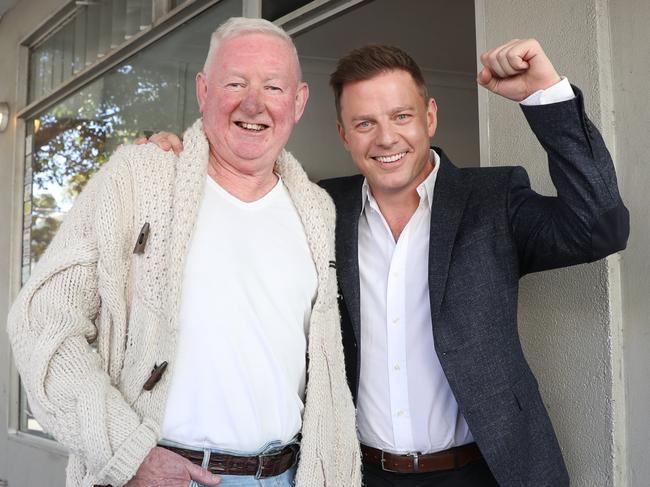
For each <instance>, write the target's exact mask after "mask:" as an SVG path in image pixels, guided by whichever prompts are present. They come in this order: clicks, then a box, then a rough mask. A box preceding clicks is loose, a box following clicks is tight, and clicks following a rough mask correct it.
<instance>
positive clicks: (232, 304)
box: [162, 177, 317, 452]
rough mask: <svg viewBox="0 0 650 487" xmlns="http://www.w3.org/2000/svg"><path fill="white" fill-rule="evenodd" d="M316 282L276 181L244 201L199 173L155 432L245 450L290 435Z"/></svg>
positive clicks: (294, 216)
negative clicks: (200, 187) (174, 339)
mask: <svg viewBox="0 0 650 487" xmlns="http://www.w3.org/2000/svg"><path fill="white" fill-rule="evenodd" d="M316 289H317V276H316V269H315V266H314V263H313V261H312V258H311V253H310V250H309V247H308V245H307V240H306V237H305V233H304V229H303V226H302V222H301V221H300V217H299V215H298V213H297V211H296V209H295V207H294V205H293V202H292V201H291V198H290V196H289V193H288V191H287V189H286V187H285V186H284V184H283V183H282V181H281V180H279V181H278V183H277V185H276V186H275V187H274V188H273V189H272V190H271V191H270V192H269V193H268V194H266V195H265V196H264V197H262V198H261V199H259V200H257V201H254V202H252V203H246V202H243V201H241V200H239V199H237V198H235V197H234V196H232V195H231V194H229V193H228V192H226V191H225V190H224V189H223V188H221V187H220V186H219V185H218V184H217V183H216V182H215V181H213V180H212V179H211V178H210V177H207V179H206V187H205V192H204V196H203V200H202V203H201V206H200V209H199V213H198V218H197V222H196V227H195V231H194V235H193V237H192V242H191V243H190V248H189V253H188V256H187V261H186V264H185V270H184V274H183V288H182V297H181V307H180V332H179V338H178V345H177V351H176V363H175V364H173V371H174V372H173V376H172V380H171V384H170V390H169V396H168V400H167V405H166V410H165V417H164V422H163V429H162V433H163V438H164V439H165V440H170V441H174V442H178V443H182V444H185V445H189V446H195V447H213V448H222V449H229V450H236V451H242V452H250V451H254V450H257V449H259V448H260V447H262V446H263V445H265V444H266V443H268V442H270V441H274V440H279V441H282V442H286V441H289V440H290V439H291V438H292V437H294V436H295V435H296V434H297V433H298V432H299V431H300V428H301V425H302V411H303V408H304V403H303V401H304V391H305V381H306V368H305V367H306V363H305V362H306V359H305V356H306V355H305V354H306V345H307V338H306V337H307V328H308V326H309V318H310V314H311V307H312V303H313V300H314V298H315V296H316Z"/></svg>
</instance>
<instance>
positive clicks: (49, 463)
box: [0, 0, 67, 487]
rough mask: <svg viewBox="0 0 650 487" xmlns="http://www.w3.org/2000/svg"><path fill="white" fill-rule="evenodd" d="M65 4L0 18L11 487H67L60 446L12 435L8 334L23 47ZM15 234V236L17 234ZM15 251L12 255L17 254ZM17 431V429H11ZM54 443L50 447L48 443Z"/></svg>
mask: <svg viewBox="0 0 650 487" xmlns="http://www.w3.org/2000/svg"><path fill="white" fill-rule="evenodd" d="M65 3H67V2H66V0H41V1H39V2H31V1H25V0H23V1H20V2H18V3H17V4H16V6H15V7H14V8H13V9H11V10H9V11H7V12H6V13H5V15H3V16H2V18H1V19H0V59H2V69H0V100H2V101H7V102H9V106H10V109H11V116H12V120H11V121H10V123H9V127H8V128H7V130H6V131H5V132H3V133H2V134H0V174H2V177H1V178H0V479H2V480H7V481H8V485H9V486H10V487H28V486H36V485H51V486H53V487H56V486H63V485H64V483H65V471H64V469H65V464H66V455H65V453H64V452H63V451H62V450H61V449H60V447H54V448H46V449H44V448H42V444H43V441H39V439H32V438H29V437H27V438H25V435H16V434H14V433H8V432H7V430H8V427H7V426H8V422H9V410H8V408H9V407H10V406H11V407H13V406H15V404H11V403H10V401H13V400H16V399H17V398H16V397H14V396H13V394H12V395H11V396H10V391H11V390H12V388H13V386H14V384H12V382H11V371H12V370H13V368H12V366H11V365H10V364H11V362H10V360H11V358H10V350H9V343H8V340H7V334H6V331H5V330H6V316H7V313H8V306H9V304H10V300H11V299H12V298H13V296H14V292H15V285H16V282H17V281H18V273H17V271H18V268H17V266H16V261H14V260H12V256H15V258H16V259H18V258H19V257H18V256H19V241H20V238H21V237H20V233H21V230H20V228H19V227H18V226H14V224H15V223H17V222H18V221H19V215H20V213H21V212H22V206H20V201H21V200H22V178H23V175H22V164H21V167H18V166H17V164H18V162H17V161H18V157H16V154H17V151H18V147H17V146H16V143H17V140H16V130H17V126H16V118H15V113H16V110H17V109H20V108H22V106H18V96H19V94H18V93H19V92H20V89H21V88H22V87H19V86H17V80H18V78H17V76H18V63H19V56H18V45H19V43H20V41H21V40H22V39H23V38H24V37H26V36H27V35H29V34H30V33H31V32H32V31H33V30H34V29H35V28H36V27H37V26H38V25H39V24H40V23H41V22H43V21H44V20H45V19H47V18H48V17H49V16H51V15H52V14H53V13H54V12H56V11H57V10H58V9H59V8H61V6H62V5H64V4H65ZM12 231H13V233H12ZM12 251H13V253H12ZM11 426H15V425H11ZM48 443H49V442H48Z"/></svg>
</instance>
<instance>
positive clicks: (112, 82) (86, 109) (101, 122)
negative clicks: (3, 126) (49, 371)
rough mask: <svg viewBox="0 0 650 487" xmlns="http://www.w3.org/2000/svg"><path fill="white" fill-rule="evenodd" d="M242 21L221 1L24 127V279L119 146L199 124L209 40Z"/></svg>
mask: <svg viewBox="0 0 650 487" xmlns="http://www.w3.org/2000/svg"><path fill="white" fill-rule="evenodd" d="M89 10H90V9H89ZM241 14H242V8H241V0H224V1H222V2H219V3H218V4H216V5H215V6H214V7H212V8H210V9H208V10H206V11H205V12H204V13H203V14H201V15H200V16H199V17H197V18H195V19H193V20H191V21H188V22H186V23H185V24H184V25H183V26H181V27H179V28H178V29H176V30H175V31H173V32H172V33H170V34H168V35H167V36H165V37H164V38H162V39H161V40H159V41H157V42H156V43H154V44H153V45H151V46H149V47H147V48H146V49H144V50H143V51H141V52H139V53H138V54H136V55H134V56H133V57H131V58H130V59H128V60H126V61H125V62H124V63H122V64H121V65H119V66H117V67H116V68H114V69H113V70H111V71H109V72H108V73H106V74H105V75H104V76H102V77H101V78H100V79H97V80H96V81H94V82H92V83H91V84H89V85H88V86H86V87H85V88H83V89H82V90H80V91H78V92H77V93H75V94H74V95H72V96H70V97H69V98H67V99H65V100H64V101H62V102H60V103H59V104H58V105H56V106H54V107H53V108H51V109H49V110H48V111H47V112H45V113H42V114H40V115H39V116H38V117H36V118H33V119H31V120H29V121H28V124H27V134H28V135H27V140H26V153H27V154H28V157H26V163H28V162H29V161H31V164H30V168H31V174H30V175H29V178H28V177H27V176H28V173H29V172H30V169H27V171H26V175H25V182H26V188H25V195H26V201H25V211H26V214H25V219H24V227H25V232H24V236H25V238H26V250H25V252H24V255H23V262H24V264H25V266H26V273H25V274H26V275H27V274H28V273H29V269H30V268H31V267H33V265H34V264H35V263H36V262H37V261H38V259H39V258H40V257H41V256H42V254H43V252H44V250H45V248H46V247H47V245H48V244H49V242H50V241H51V239H52V237H53V236H54V234H55V233H56V231H57V229H58V228H59V226H60V224H61V220H62V218H63V216H64V215H65V213H66V212H67V211H68V210H69V209H70V207H71V206H72V203H73V201H74V199H75V197H76V196H77V195H78V194H79V192H80V191H81V190H82V189H83V187H84V185H85V184H86V182H87V181H88V179H89V178H90V177H91V176H92V175H93V174H94V173H95V172H96V171H97V170H98V169H99V168H100V167H101V165H102V164H104V163H105V162H106V160H107V159H108V157H110V155H111V153H112V152H113V151H114V150H115V149H116V148H117V146H119V145H120V144H123V143H129V142H132V141H133V139H134V138H135V137H137V136H139V135H142V134H143V133H152V132H157V131H160V130H170V131H173V132H176V133H180V132H182V131H183V130H184V128H186V127H188V126H189V125H191V124H192V123H193V122H194V120H195V119H196V118H198V117H199V112H198V108H197V106H196V96H195V90H194V77H195V75H196V73H197V72H198V71H200V70H201V69H202V67H203V63H204V61H205V56H206V54H207V52H208V44H209V40H210V35H211V33H212V31H213V30H214V29H215V27H216V26H217V25H219V24H220V23H221V22H223V21H224V20H225V19H226V18H228V17H231V16H239V15H241ZM76 30H77V23H75V31H76ZM27 144H29V148H28V147H27ZM29 152H31V154H29ZM26 275H25V277H26ZM23 282H24V280H23ZM23 396H24V395H23ZM23 405H24V407H23V409H22V415H21V428H22V429H23V430H27V431H29V432H34V433H36V434H42V432H41V431H40V426H39V425H38V423H37V422H36V421H35V420H34V418H33V417H32V416H31V413H30V411H29V405H28V404H27V401H26V400H24V399H23Z"/></svg>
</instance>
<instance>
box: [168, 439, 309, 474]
mask: <svg viewBox="0 0 650 487" xmlns="http://www.w3.org/2000/svg"><path fill="white" fill-rule="evenodd" d="M159 446H161V447H162V448H166V449H167V450H170V451H172V452H174V453H176V454H178V455H180V456H182V457H183V458H187V459H188V460H189V461H190V462H192V463H194V464H196V465H202V464H203V451H195V450H186V449H184V448H176V447H173V446H167V445H159ZM298 451H299V446H298V445H295V444H292V445H288V446H286V447H284V448H283V449H282V450H280V451H278V452H274V453H263V454H261V455H256V456H252V457H242V456H238V455H226V454H223V453H211V454H210V462H209V464H208V466H207V469H208V470H210V471H211V472H212V473H215V474H217V475H254V476H255V478H257V479H266V478H269V477H275V476H277V475H281V474H283V473H284V472H286V471H287V470H289V469H290V468H291V467H293V466H294V465H295V464H296V462H297V460H298Z"/></svg>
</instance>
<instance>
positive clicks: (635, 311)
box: [609, 0, 650, 487]
mask: <svg viewBox="0 0 650 487" xmlns="http://www.w3.org/2000/svg"><path fill="white" fill-rule="evenodd" d="M609 8H610V14H611V30H612V37H613V39H612V57H613V65H612V71H613V79H614V85H613V86H614V90H613V91H614V104H615V105H614V106H615V108H616V111H615V116H616V154H617V159H618V163H619V168H620V170H619V174H618V176H619V179H618V180H619V184H620V185H621V189H622V192H623V198H624V199H625V202H626V204H627V206H628V208H629V209H630V213H631V217H632V223H631V224H632V233H631V237H630V241H629V243H628V247H627V250H626V251H625V252H624V253H623V257H622V263H621V265H622V269H621V276H622V278H621V285H622V289H623V320H624V323H625V328H624V335H623V338H624V345H625V381H626V390H627V411H626V413H627V431H628V433H627V452H628V475H629V478H628V484H627V485H629V486H630V487H642V486H645V485H648V478H650V463H648V461H647V458H646V457H647V455H646V454H647V452H648V448H649V447H650V420H648V407H649V405H650V385H649V383H648V377H649V376H650V359H649V358H648V351H649V350H650V300H649V299H648V297H649V291H650V283H649V281H650V278H649V277H648V276H650V260H649V259H648V253H649V252H650V226H649V224H648V223H649V222H650V205H649V204H648V187H650V167H649V166H648V154H650V138H649V137H648V128H649V127H650V125H649V120H650V117H649V115H648V114H649V113H650V98H649V97H648V79H650V47H649V46H650V32H649V31H648V25H649V24H650V3H648V1H647V0H611V1H610V5H609Z"/></svg>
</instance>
